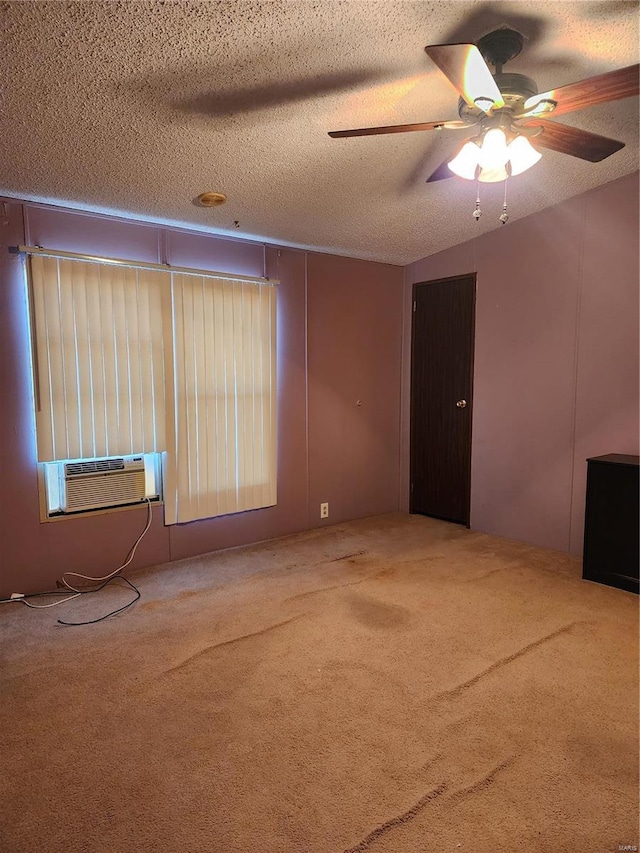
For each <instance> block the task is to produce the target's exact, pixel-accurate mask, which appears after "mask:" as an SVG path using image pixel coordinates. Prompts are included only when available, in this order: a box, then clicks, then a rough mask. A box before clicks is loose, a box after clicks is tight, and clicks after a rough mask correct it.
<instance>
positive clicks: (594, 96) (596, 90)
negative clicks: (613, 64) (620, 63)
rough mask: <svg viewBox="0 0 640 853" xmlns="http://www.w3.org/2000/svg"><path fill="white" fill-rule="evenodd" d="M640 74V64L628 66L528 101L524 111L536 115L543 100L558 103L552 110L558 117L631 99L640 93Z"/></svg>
mask: <svg viewBox="0 0 640 853" xmlns="http://www.w3.org/2000/svg"><path fill="white" fill-rule="evenodd" d="M639 71H640V65H628V66H627V67H626V68H618V69H617V70H616V71H608V72H607V73H606V74H599V75H598V76H597V77H588V78H587V79H586V80H580V81H579V82H578V83H569V85H568V86H561V87H560V88H559V89H550V90H549V91H548V92H542V93H541V94H539V95H533V96H532V97H531V98H529V99H528V100H526V101H525V103H524V110H525V112H527V113H535V107H536V104H539V103H540V102H541V101H556V103H557V106H556V108H555V109H554V110H553V116H554V118H555V116H559V115H563V114H564V113H571V112H573V111H574V110H581V109H583V107H592V106H595V104H606V103H608V102H609V101H617V100H619V99H620V98H632V97H634V96H637V95H638V94H639V93H640V77H639V76H638V74H639Z"/></svg>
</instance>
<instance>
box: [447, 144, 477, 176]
mask: <svg viewBox="0 0 640 853" xmlns="http://www.w3.org/2000/svg"><path fill="white" fill-rule="evenodd" d="M479 158H480V148H479V146H478V145H476V143H475V142H465V144H464V145H463V146H462V148H461V149H460V151H458V153H457V154H456V156H455V157H454V158H453V160H451V162H450V163H449V164H448V166H449V168H450V169H451V171H452V172H453V174H454V175H458V177H459V178H465V179H466V180H467V181H472V180H473V179H474V178H475V176H476V169H477V168H478V160H479Z"/></svg>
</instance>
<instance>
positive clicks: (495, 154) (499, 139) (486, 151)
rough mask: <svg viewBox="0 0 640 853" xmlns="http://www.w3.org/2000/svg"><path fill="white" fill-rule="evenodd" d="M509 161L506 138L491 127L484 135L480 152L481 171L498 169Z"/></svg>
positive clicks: (497, 129) (502, 133)
mask: <svg viewBox="0 0 640 853" xmlns="http://www.w3.org/2000/svg"><path fill="white" fill-rule="evenodd" d="M508 159H509V150H508V148H507V137H506V136H505V135H504V131H503V130H500V128H499V127H493V128H491V130H488V131H487V132H486V133H485V136H484V139H483V140H482V148H481V150H480V166H481V167H482V168H483V169H498V168H500V166H504V165H505V163H506V162H507V160H508Z"/></svg>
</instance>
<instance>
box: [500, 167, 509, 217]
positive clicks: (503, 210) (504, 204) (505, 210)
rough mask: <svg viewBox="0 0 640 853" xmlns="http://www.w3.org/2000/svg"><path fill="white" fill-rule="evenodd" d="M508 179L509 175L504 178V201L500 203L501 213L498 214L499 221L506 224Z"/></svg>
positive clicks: (507, 215)
mask: <svg viewBox="0 0 640 853" xmlns="http://www.w3.org/2000/svg"><path fill="white" fill-rule="evenodd" d="M508 181H509V176H508V175H507V177H506V178H505V179H504V201H503V203H502V213H501V214H500V222H502V224H503V225H506V224H507V222H508V221H509V214H508V213H507V183H508Z"/></svg>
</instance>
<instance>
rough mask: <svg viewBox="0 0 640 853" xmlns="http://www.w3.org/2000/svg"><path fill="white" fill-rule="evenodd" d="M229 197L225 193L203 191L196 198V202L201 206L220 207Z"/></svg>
mask: <svg viewBox="0 0 640 853" xmlns="http://www.w3.org/2000/svg"><path fill="white" fill-rule="evenodd" d="M226 200H227V197H226V195H225V194H224V193H214V192H206V193H201V195H199V196H198V198H197V199H196V204H198V205H199V206H200V207H219V205H221V204H224V203H225V201H226Z"/></svg>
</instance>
